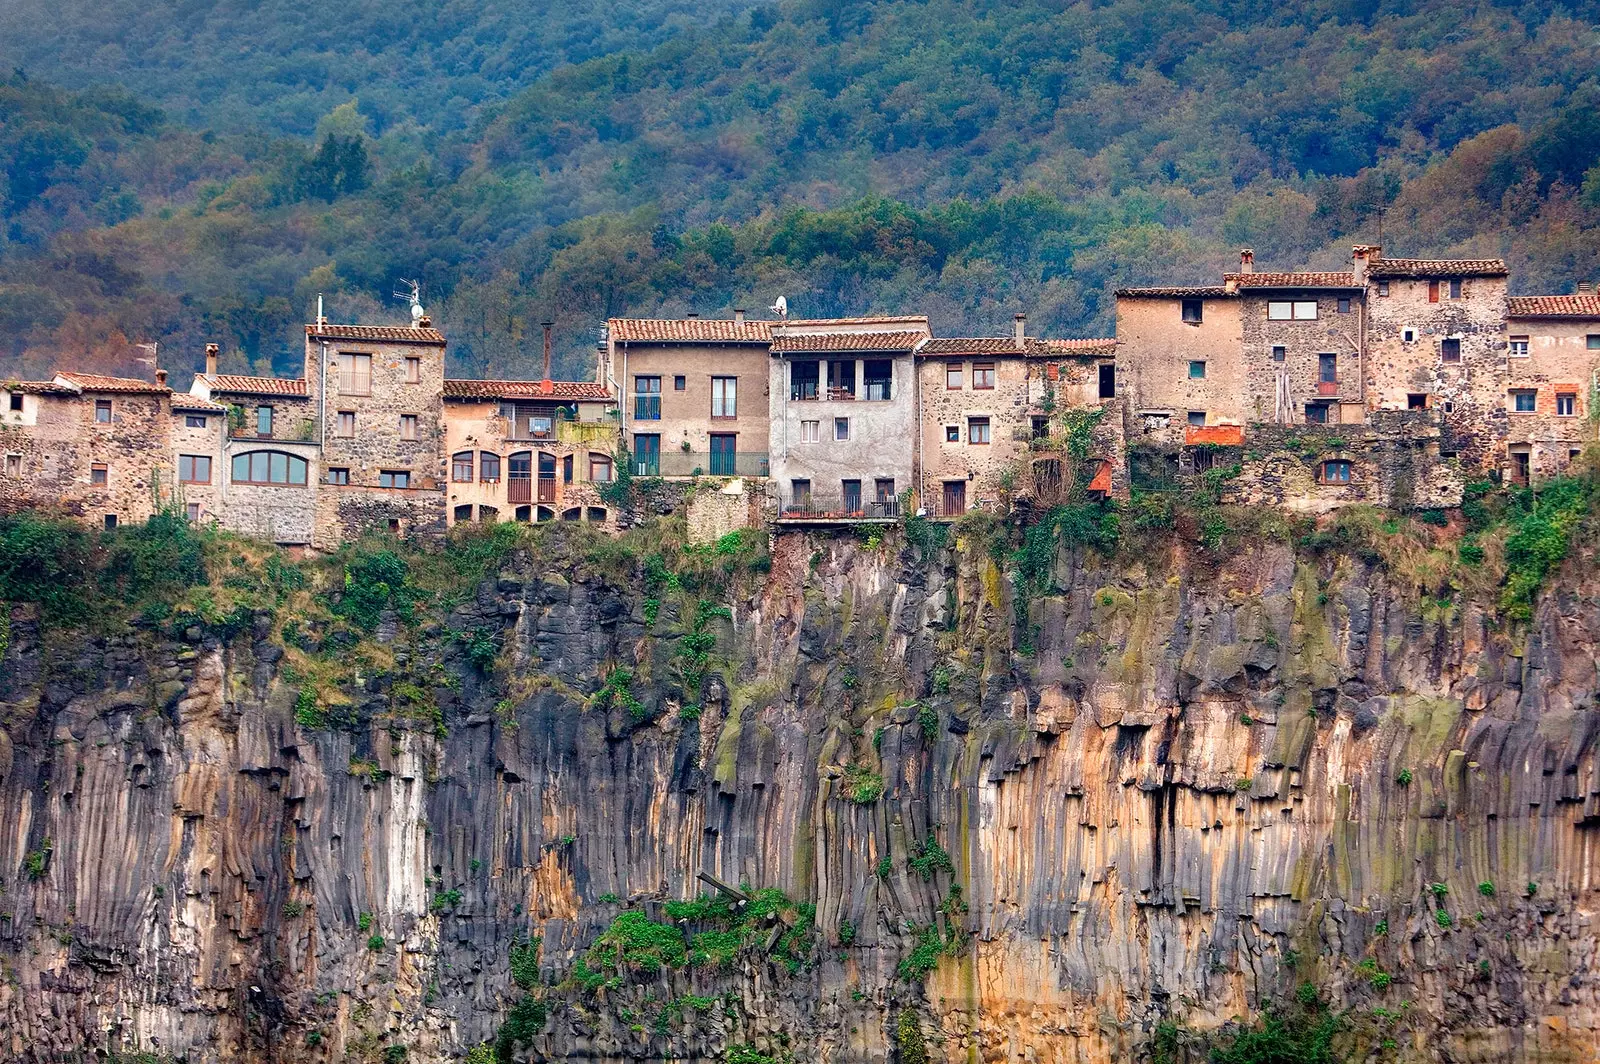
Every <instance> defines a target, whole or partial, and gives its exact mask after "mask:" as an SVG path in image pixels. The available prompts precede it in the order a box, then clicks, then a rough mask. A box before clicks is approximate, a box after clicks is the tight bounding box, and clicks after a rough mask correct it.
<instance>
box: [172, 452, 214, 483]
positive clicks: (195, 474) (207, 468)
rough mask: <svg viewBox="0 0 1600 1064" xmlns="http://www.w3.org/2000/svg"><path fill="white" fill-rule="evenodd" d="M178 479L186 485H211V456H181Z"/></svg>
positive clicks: (179, 458)
mask: <svg viewBox="0 0 1600 1064" xmlns="http://www.w3.org/2000/svg"><path fill="white" fill-rule="evenodd" d="M178 479H179V480H180V481H182V482H183V483H185V484H209V483H211V456H210V455H206V454H180V455H179V456H178Z"/></svg>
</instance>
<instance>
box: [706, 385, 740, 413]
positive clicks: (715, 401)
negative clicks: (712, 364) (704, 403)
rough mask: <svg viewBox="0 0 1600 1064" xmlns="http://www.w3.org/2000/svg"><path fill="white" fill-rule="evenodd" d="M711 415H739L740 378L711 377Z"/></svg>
mask: <svg viewBox="0 0 1600 1064" xmlns="http://www.w3.org/2000/svg"><path fill="white" fill-rule="evenodd" d="M711 416H712V417H719V418H731V417H738V416H739V378H738V377H712V378H711Z"/></svg>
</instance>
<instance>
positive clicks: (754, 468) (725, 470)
mask: <svg viewBox="0 0 1600 1064" xmlns="http://www.w3.org/2000/svg"><path fill="white" fill-rule="evenodd" d="M767 468H768V463H767V452H766V451H663V452H661V453H660V454H659V455H655V454H635V455H634V456H633V475H634V476H636V477H764V476H766V475H767Z"/></svg>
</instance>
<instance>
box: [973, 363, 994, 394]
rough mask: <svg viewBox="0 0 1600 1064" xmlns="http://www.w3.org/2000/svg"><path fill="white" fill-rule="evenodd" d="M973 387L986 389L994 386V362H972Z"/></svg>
mask: <svg viewBox="0 0 1600 1064" xmlns="http://www.w3.org/2000/svg"><path fill="white" fill-rule="evenodd" d="M972 387H973V388H974V389H977V388H982V389H985V390H988V389H992V388H994V363H993V362H974V363H973V364H972Z"/></svg>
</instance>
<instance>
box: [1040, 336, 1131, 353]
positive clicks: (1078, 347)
mask: <svg viewBox="0 0 1600 1064" xmlns="http://www.w3.org/2000/svg"><path fill="white" fill-rule="evenodd" d="M1036 342H1037V343H1038V344H1040V345H1041V346H1043V348H1044V350H1043V352H1041V353H1042V354H1047V355H1054V354H1069V355H1114V354H1116V353H1117V341H1116V338H1115V337H1095V338H1092V339H1072V340H1039V341H1036Z"/></svg>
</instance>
